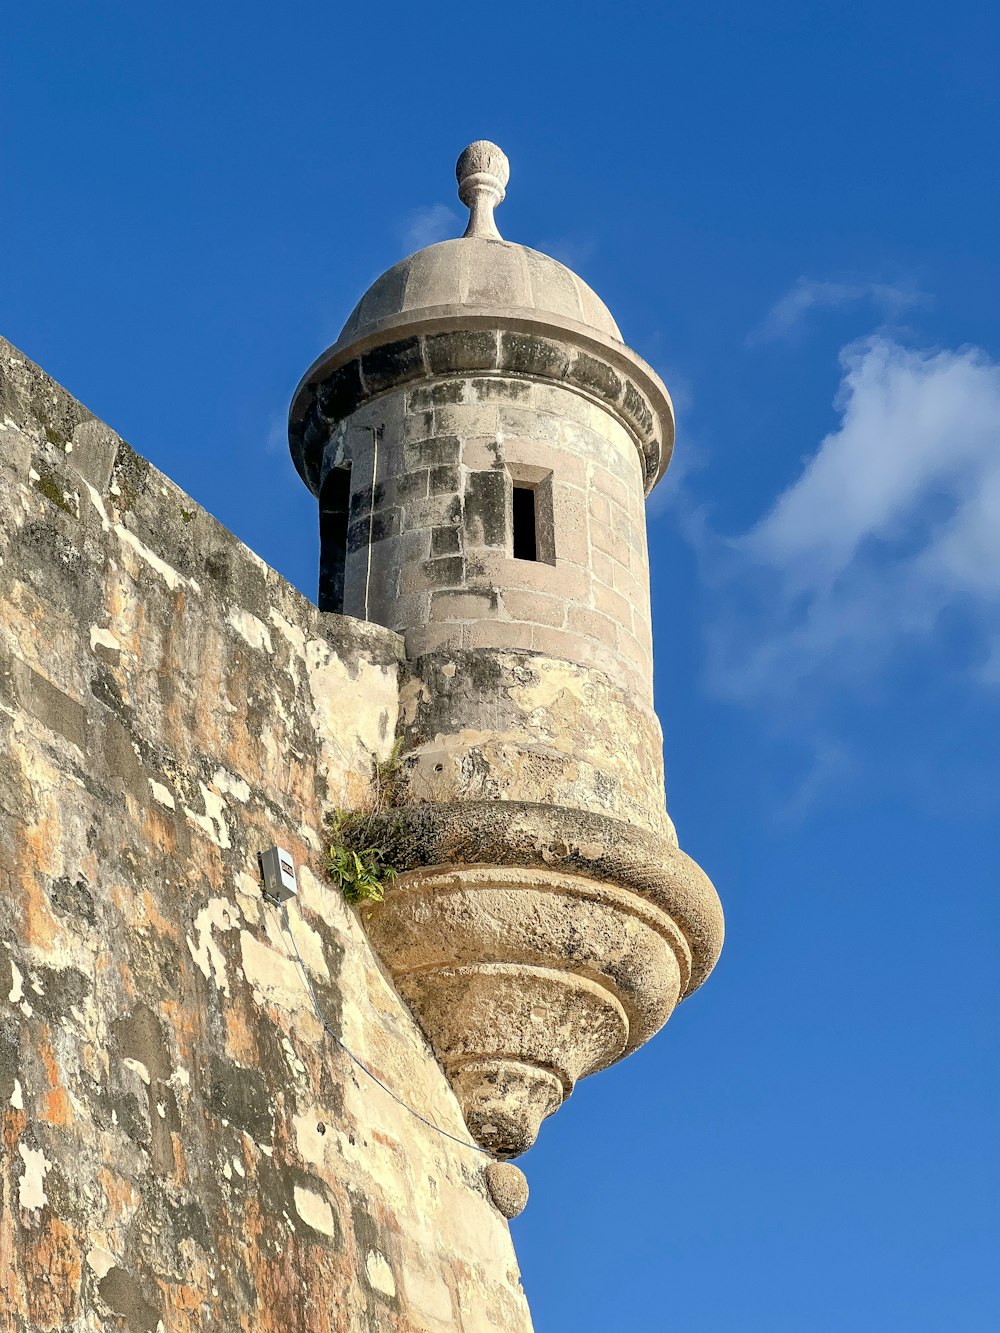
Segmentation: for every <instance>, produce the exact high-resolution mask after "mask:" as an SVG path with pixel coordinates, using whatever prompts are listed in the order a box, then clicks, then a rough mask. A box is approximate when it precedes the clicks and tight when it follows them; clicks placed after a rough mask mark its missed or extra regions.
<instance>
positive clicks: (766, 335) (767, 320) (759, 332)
mask: <svg viewBox="0 0 1000 1333" xmlns="http://www.w3.org/2000/svg"><path fill="white" fill-rule="evenodd" d="M925 300H926V297H925V296H924V295H923V294H922V293H921V292H919V291H917V289H916V288H915V287H910V286H897V285H894V284H892V283H885V282H818V281H816V280H815V279H813V278H799V280H798V281H797V282H796V283H795V285H794V286H793V287H791V288H790V289H789V290H788V291H787V292H786V293H785V294H784V296H782V297H781V299H780V300H779V301H776V302H775V304H774V305H773V306H772V307H771V309H770V310H769V311H768V312H767V314H766V315H765V317H764V319H763V320H762V322H761V323H760V324H759V325H758V327H757V328H756V329H754V330H753V331H752V332H751V334H750V335H749V337H748V338H747V342H748V343H750V344H751V345H753V344H757V343H767V342H776V341H779V340H782V339H788V338H791V337H794V336H795V334H797V333H798V332H799V331H800V330H801V328H802V325H803V323H804V321H805V319H806V317H807V316H808V315H809V314H811V313H812V312H813V311H815V310H840V309H844V308H845V307H847V306H852V305H858V304H861V303H864V304H868V305H873V306H874V307H875V308H876V309H877V310H879V311H880V312H881V314H882V316H883V318H884V319H888V320H893V319H897V318H898V317H899V315H901V314H902V313H903V311H904V310H908V309H910V308H911V307H912V306H915V305H920V304H922V303H923V302H924V301H925Z"/></svg>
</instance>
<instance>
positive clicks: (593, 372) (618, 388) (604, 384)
mask: <svg viewBox="0 0 1000 1333" xmlns="http://www.w3.org/2000/svg"><path fill="white" fill-rule="evenodd" d="M566 378H567V379H568V380H570V381H571V382H572V383H573V384H578V385H579V386H580V387H581V388H582V389H586V390H587V391H588V393H592V394H594V395H596V397H598V398H603V399H605V400H606V401H608V402H612V403H617V402H618V400H619V399H620V398H621V394H622V381H621V377H620V376H619V375H618V374H616V372H615V371H614V370H613V369H612V368H611V366H609V365H608V363H607V362H606V361H599V360H598V359H597V357H595V356H591V355H590V354H589V353H588V352H581V351H578V352H577V353H576V354H575V355H574V357H573V360H572V362H571V363H570V366H569V370H568V371H567V372H566Z"/></svg>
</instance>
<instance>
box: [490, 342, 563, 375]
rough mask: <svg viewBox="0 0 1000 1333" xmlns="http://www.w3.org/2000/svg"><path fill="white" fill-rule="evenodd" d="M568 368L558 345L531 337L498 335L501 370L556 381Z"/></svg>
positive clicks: (561, 347) (561, 349)
mask: <svg viewBox="0 0 1000 1333" xmlns="http://www.w3.org/2000/svg"><path fill="white" fill-rule="evenodd" d="M568 368H569V354H568V352H567V351H566V348H565V347H563V346H562V345H561V344H560V343H557V342H553V341H552V340H551V339H549V338H541V337H539V336H538V335H537V334H533V333H501V335H500V369H501V370H506V371H509V372H511V373H512V374H515V375H532V376H536V377H538V378H539V379H552V380H558V379H562V378H563V376H564V375H565V374H566V371H567V370H568Z"/></svg>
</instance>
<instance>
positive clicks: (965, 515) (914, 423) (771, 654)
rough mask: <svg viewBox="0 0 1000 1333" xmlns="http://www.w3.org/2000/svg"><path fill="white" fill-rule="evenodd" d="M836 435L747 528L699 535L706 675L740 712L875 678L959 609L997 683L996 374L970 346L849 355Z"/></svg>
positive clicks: (974, 667) (999, 384) (999, 443)
mask: <svg viewBox="0 0 1000 1333" xmlns="http://www.w3.org/2000/svg"><path fill="white" fill-rule="evenodd" d="M841 364H842V370H843V376H842V380H841V385H840V391H839V394H838V397H837V400H836V405H837V408H838V411H839V413H840V421H839V424H838V426H837V428H836V429H835V430H834V431H832V432H831V433H830V434H829V435H827V436H826V438H825V439H823V440H822V441H821V442H820V444H819V446H818V447H817V448H816V449H815V451H814V452H813V453H812V455H811V456H810V457H809V459H808V461H807V462H806V464H805V466H804V468H803V470H802V472H801V475H800V476H799V477H798V478H797V479H796V480H795V481H793V482H792V483H791V485H789V486H788V487H787V489H786V490H785V491H784V492H783V493H782V494H781V495H779V496H778V497H777V499H776V500H775V501H774V503H773V504H772V505H771V507H770V509H769V510H768V512H767V513H766V514H765V515H764V516H763V517H762V518H761V519H760V521H759V522H757V523H756V524H755V525H754V526H753V527H752V528H751V529H750V530H749V531H748V532H746V533H744V534H743V535H741V536H738V537H736V538H731V539H721V538H719V537H717V536H714V535H713V534H712V533H711V531H710V530H709V529H707V528H706V527H704V526H703V527H702V528H701V529H700V531H699V533H698V539H699V541H700V543H701V550H702V554H703V556H704V557H705V561H706V568H707V570H708V572H709V573H710V575H711V577H712V579H713V581H714V583H715V586H716V588H717V589H718V591H719V593H720V595H721V597H722V603H721V605H722V607H723V610H722V612H721V614H720V615H719V616H718V617H717V620H716V623H715V627H714V630H713V631H712V635H711V679H712V684H713V685H714V687H715V688H716V689H717V690H719V691H720V692H722V693H724V694H726V695H728V696H730V697H732V698H735V699H742V700H745V701H755V702H759V701H761V700H766V699H768V698H770V699H771V700H772V701H774V702H776V703H778V704H780V706H782V707H785V706H786V705H787V703H788V700H789V698H790V697H791V696H793V695H794V694H795V693H796V692H802V691H808V690H810V689H813V688H815V687H828V686H829V685H830V684H831V683H834V682H835V683H836V684H837V685H838V686H841V685H843V684H844V683H845V682H846V681H848V680H850V679H851V678H852V677H854V678H857V677H859V676H870V674H871V673H872V672H874V671H877V670H878V669H879V668H880V667H884V666H885V665H886V664H888V663H889V662H890V661H891V659H892V658H893V656H894V654H896V653H897V652H898V651H900V650H901V649H902V648H903V647H904V646H906V645H907V644H913V643H915V642H923V643H933V642H934V641H935V640H936V639H937V638H938V637H939V636H940V634H941V628H940V627H941V621H942V615H943V613H944V612H946V611H952V610H954V611H955V612H956V613H957V614H958V615H960V616H961V617H962V620H963V624H964V625H966V626H967V629H968V641H969V642H971V644H972V645H973V646H972V649H971V653H972V656H971V658H970V660H968V662H967V670H968V675H969V678H970V680H977V681H978V682H980V683H981V684H983V685H988V684H990V683H993V684H1000V365H998V364H997V363H995V362H993V361H991V360H990V359H989V357H987V356H986V354H985V353H983V352H982V351H980V350H978V349H976V348H962V349H959V350H951V351H949V350H945V351H940V350H913V349H910V348H907V347H905V346H903V345H902V344H901V343H900V342H898V341H896V340H894V339H892V338H889V337H887V336H884V335H878V336H874V337H870V338H867V339H864V340H862V341H860V342H856V343H853V344H851V345H850V346H848V347H846V348H845V349H844V350H843V352H842V354H841Z"/></svg>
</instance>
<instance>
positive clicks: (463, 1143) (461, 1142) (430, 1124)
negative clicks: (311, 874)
mask: <svg viewBox="0 0 1000 1333" xmlns="http://www.w3.org/2000/svg"><path fill="white" fill-rule="evenodd" d="M266 901H268V902H270V903H271V905H272V906H280V907H281V916H282V919H283V922H284V929H285V933H286V935H287V936H288V940H289V943H290V944H291V946H292V952H293V953H294V954H295V960H296V962H297V963H298V965H299V971H300V972H301V973H302V980H303V981H304V982H305V984H306V990H307V991H308V992H309V998H310V999H311V1000H312V1006H313V1009H314V1010H315V1011H316V1017H317V1018H318V1019H319V1021H320V1023H321V1025H322V1027H323V1030H324V1032H326V1033H327V1035H328V1036H330V1037H332V1038H333V1040H334V1041H335V1042H336V1043H337V1045H338V1046H339V1047H340V1049H341V1050H342V1051H343V1052H344V1054H345V1055H346V1056H348V1057H349V1058H350V1059H351V1060H353V1061H354V1063H355V1064H356V1065H357V1067H358V1068H359V1069H360V1070H361V1071H362V1072H363V1073H365V1074H367V1075H368V1077H369V1078H370V1079H371V1080H372V1082H373V1083H377V1084H378V1086H379V1087H380V1088H381V1089H382V1091H383V1092H387V1093H388V1094H389V1096H390V1097H391V1098H392V1100H393V1101H394V1102H397V1103H398V1104H399V1105H400V1106H401V1107H402V1108H403V1110H404V1111H409V1113H410V1115H412V1116H414V1117H415V1118H416V1119H417V1120H419V1121H420V1123H421V1124H422V1125H426V1126H427V1128H428V1129H433V1130H434V1132H435V1133H436V1134H441V1135H442V1136H443V1137H444V1138H446V1139H451V1141H452V1143H457V1144H458V1146H459V1147H460V1148H471V1149H472V1151H473V1152H477V1153H481V1154H482V1155H483V1156H484V1157H490V1158H492V1156H493V1154H492V1153H491V1152H489V1151H488V1150H487V1149H486V1148H481V1147H480V1146H479V1144H478V1143H469V1142H468V1140H467V1139H460V1138H458V1137H457V1136H456V1135H454V1134H449V1133H448V1131H447V1130H446V1129H442V1128H441V1126H440V1125H435V1123H434V1121H433V1120H428V1119H427V1117H426V1116H424V1115H421V1114H420V1112H419V1111H415V1110H414V1109H413V1107H412V1106H410V1104H409V1103H408V1102H404V1101H403V1099H402V1097H400V1096H399V1094H398V1093H395V1092H393V1090H392V1088H390V1087H387V1086H386V1085H385V1084H384V1083H383V1082H382V1080H381V1079H380V1078H379V1076H378V1074H373V1073H372V1071H371V1070H370V1069H369V1068H368V1066H367V1065H366V1064H365V1062H364V1061H363V1060H359V1059H358V1057H357V1056H356V1055H355V1054H354V1052H353V1051H352V1050H351V1049H350V1047H348V1046H345V1045H344V1043H343V1041H342V1040H341V1039H340V1037H338V1036H337V1034H336V1032H334V1030H333V1028H332V1027H331V1026H330V1024H329V1023H328V1022H327V1021H326V1019H325V1018H324V1017H323V1011H322V1009H321V1008H320V1007H319V1000H318V999H317V998H316V992H315V991H314V990H313V984H312V981H311V980H310V979H309V972H308V970H307V968H306V965H305V963H304V962H303V961H302V955H301V954H300V953H299V946H298V945H297V944H296V943H295V936H294V935H293V934H292V923H291V922H290V921H289V919H288V908H287V907H286V906H285V904H284V903H280V904H277V903H274V902H273V900H272V899H266Z"/></svg>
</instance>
